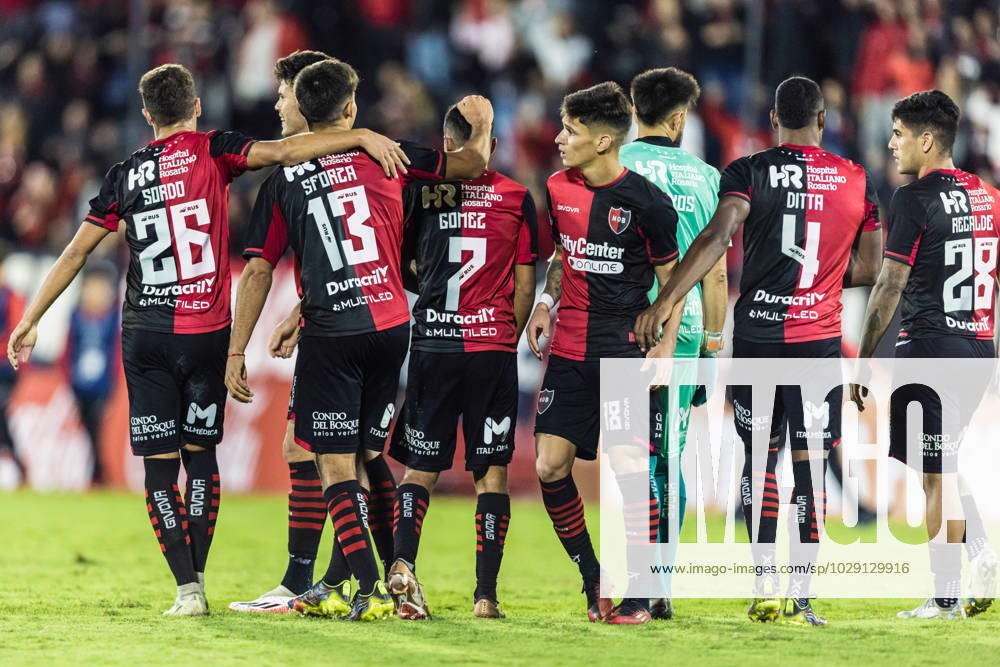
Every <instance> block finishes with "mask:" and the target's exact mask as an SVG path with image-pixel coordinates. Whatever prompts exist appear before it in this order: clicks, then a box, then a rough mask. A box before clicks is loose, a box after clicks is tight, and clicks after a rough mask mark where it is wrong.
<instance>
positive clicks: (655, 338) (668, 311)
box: [632, 300, 674, 352]
mask: <svg viewBox="0 0 1000 667" xmlns="http://www.w3.org/2000/svg"><path fill="white" fill-rule="evenodd" d="M673 309H674V304H672V303H660V301H659V300H657V301H654V302H653V304H652V305H650V306H649V308H647V309H646V310H644V311H642V313H640V314H639V317H637V318H636V320H635V325H634V326H633V328H632V332H633V333H634V334H635V342H636V343H638V344H639V349H640V350H642V351H643V352H649V351H650V350H651V349H653V347H654V346H655V345H656V344H657V343H659V342H660V331H661V330H662V328H663V326H664V324H665V323H666V322H667V321H669V320H670V316H671V315H672V314H673V313H672V311H673Z"/></svg>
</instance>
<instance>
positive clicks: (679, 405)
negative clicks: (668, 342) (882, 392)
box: [620, 67, 728, 619]
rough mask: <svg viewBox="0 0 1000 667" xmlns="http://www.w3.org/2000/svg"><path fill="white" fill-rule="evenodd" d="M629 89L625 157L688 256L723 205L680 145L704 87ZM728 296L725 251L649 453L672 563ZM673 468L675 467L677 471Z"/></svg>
mask: <svg viewBox="0 0 1000 667" xmlns="http://www.w3.org/2000/svg"><path fill="white" fill-rule="evenodd" d="M631 93H632V103H633V106H634V110H635V116H636V122H637V123H638V127H639V134H638V138H637V139H636V140H635V141H634V142H632V143H630V144H626V145H624V146H622V148H621V152H620V157H621V162H622V164H623V165H624V166H626V167H628V168H629V169H631V170H633V171H635V172H637V173H639V174H642V175H643V176H645V177H646V178H647V179H648V180H650V181H651V182H652V183H654V184H655V185H656V186H657V187H659V188H660V189H661V190H663V191H664V192H666V193H667V194H669V195H670V198H671V199H672V200H673V203H674V208H675V209H676V210H677V214H678V216H679V220H678V221H677V246H678V248H679V249H680V257H681V258H683V257H684V253H685V252H687V249H688V246H690V245H691V242H692V241H694V239H695V237H696V236H698V234H699V233H700V232H701V230H702V229H704V228H705V226H706V225H707V224H708V221H709V219H710V218H711V217H712V214H713V213H714V212H715V207H716V205H717V204H718V188H719V172H718V170H716V169H715V168H713V167H710V166H709V165H707V164H705V163H704V162H702V161H701V160H700V159H698V158H697V157H695V156H694V155H692V154H691V153H688V152H687V151H685V150H684V149H682V148H680V141H681V133H682V132H683V131H684V123H685V121H686V119H687V112H688V109H690V108H691V107H692V106H693V105H694V104H695V102H697V100H698V96H699V95H700V94H701V88H700V87H699V86H698V82H697V81H696V80H695V78H694V77H693V76H691V75H690V74H688V73H687V72H683V71H681V70H679V69H676V68H673V67H668V68H665V69H652V70H648V71H646V72H643V73H642V74H639V75H638V76H636V77H635V78H634V79H632V89H631ZM657 289H658V288H657V286H654V287H653V289H652V290H651V291H650V294H649V297H650V300H653V299H655V298H656V295H657ZM727 300H728V292H727V286H726V258H725V257H722V258H721V259H720V260H719V261H718V263H717V264H716V265H715V266H714V267H713V268H712V270H711V271H709V272H708V274H706V276H705V278H704V279H703V280H702V282H701V284H700V285H699V286H698V287H696V288H695V289H693V290H691V292H690V293H688V295H687V300H686V301H685V303H684V315H683V317H682V318H681V322H680V330H679V331H678V334H677V345H676V347H675V349H674V354H673V356H674V357H675V358H683V359H692V361H691V362H689V363H687V364H684V365H683V366H675V367H674V371H673V374H672V375H673V376H672V378H671V386H670V387H669V388H665V389H663V390H661V393H662V400H663V401H664V403H665V405H664V410H663V414H664V415H667V418H666V423H664V424H663V425H662V426H663V428H662V434H663V435H662V438H661V439H660V441H659V442H658V443H655V444H654V446H653V450H652V451H651V452H650V461H649V468H650V476H651V480H650V486H651V489H652V492H653V493H654V494H655V496H656V499H657V501H658V503H657V504H658V505H659V508H660V524H659V541H660V542H661V543H666V542H669V543H670V546H669V547H667V550H666V554H665V557H664V564H667V565H672V564H673V561H674V553H675V552H676V548H677V539H676V537H675V539H669V536H670V535H671V531H670V527H669V517H670V515H671V513H672V512H676V516H677V517H678V523H677V526H676V527H675V528H674V531H676V532H674V533H673V534H674V535H675V536H676V535H677V534H679V533H680V526H681V522H683V520H684V510H685V500H686V497H685V492H684V478H683V476H682V475H681V470H680V456H681V453H682V452H683V451H684V444H685V439H686V437H687V429H688V420H689V418H690V415H691V407H692V406H698V405H702V404H703V403H704V402H705V401H706V400H707V395H706V393H705V391H706V390H705V388H704V387H696V386H695V384H696V377H697V363H698V362H697V361H694V360H697V359H698V358H699V357H714V356H715V355H716V354H718V353H719V351H720V350H721V349H722V328H723V324H724V323H725V318H726V305H727ZM673 388H676V391H673V390H672V389H673ZM656 445H659V446H658V447H657V446H656ZM671 468H673V469H675V470H676V472H673V473H672V471H671ZM672 474H673V475H676V477H675V483H674V484H671V483H670V482H671V476H672ZM668 585H669V583H668ZM668 590H669V589H668ZM650 613H651V615H652V616H653V618H660V619H669V618H670V617H672V616H673V606H672V604H671V601H670V598H669V597H667V598H660V599H659V600H655V601H653V604H652V606H651V608H650Z"/></svg>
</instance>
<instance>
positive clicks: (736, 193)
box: [719, 190, 750, 201]
mask: <svg viewBox="0 0 1000 667" xmlns="http://www.w3.org/2000/svg"><path fill="white" fill-rule="evenodd" d="M729 195H732V196H734V197H742V198H743V199H745V200H747V201H750V195H748V194H747V193H745V192H740V191H739V190H730V191H729V192H723V193H722V197H728V196H729ZM722 197H719V199H722Z"/></svg>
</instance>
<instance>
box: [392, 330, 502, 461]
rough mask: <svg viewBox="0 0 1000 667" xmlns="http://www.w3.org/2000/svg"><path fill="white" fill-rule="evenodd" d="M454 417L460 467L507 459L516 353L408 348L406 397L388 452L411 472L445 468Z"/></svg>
mask: <svg viewBox="0 0 1000 667" xmlns="http://www.w3.org/2000/svg"><path fill="white" fill-rule="evenodd" d="M459 416H461V418H462V435H463V436H464V439H465V469H466V470H473V471H482V470H485V469H486V468H488V467H489V466H505V465H507V464H508V463H510V459H511V456H513V455H514V431H515V427H516V425H517V355H516V354H514V353H513V352H501V351H499V350H497V351H483V352H425V351H421V350H411V351H410V364H409V366H408V371H407V375H406V401H405V403H404V404H403V412H402V414H401V416H400V419H399V423H398V424H397V425H396V429H395V432H394V433H393V437H392V447H391V448H390V449H389V454H390V456H392V458H394V459H396V460H397V461H399V462H400V463H402V464H404V465H405V466H407V467H408V468H413V469H414V470H423V471H425V472H441V471H443V470H448V469H449V468H451V465H452V460H453V459H454V457H455V439H456V438H455V436H456V433H457V430H458V418H459Z"/></svg>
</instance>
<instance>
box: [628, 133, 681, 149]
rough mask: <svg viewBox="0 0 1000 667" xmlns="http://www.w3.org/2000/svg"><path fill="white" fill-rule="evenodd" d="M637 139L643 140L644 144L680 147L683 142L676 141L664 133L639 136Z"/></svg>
mask: <svg viewBox="0 0 1000 667" xmlns="http://www.w3.org/2000/svg"><path fill="white" fill-rule="evenodd" d="M636 141H641V142H643V143H644V144H652V145H654V146H666V147H667V148H680V147H681V143H680V142H679V141H674V140H673V139H671V138H670V137H665V136H662V135H656V134H651V135H649V136H646V137H639V138H638V139H636Z"/></svg>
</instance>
